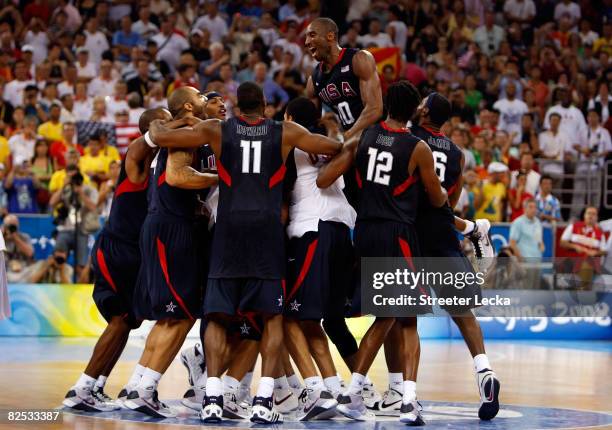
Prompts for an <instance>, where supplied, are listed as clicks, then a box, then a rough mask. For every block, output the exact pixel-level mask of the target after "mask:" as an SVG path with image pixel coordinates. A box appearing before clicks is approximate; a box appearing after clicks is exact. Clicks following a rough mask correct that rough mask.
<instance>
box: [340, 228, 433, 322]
mask: <svg viewBox="0 0 612 430" xmlns="http://www.w3.org/2000/svg"><path fill="white" fill-rule="evenodd" d="M353 237H354V242H355V254H356V258H357V264H356V265H355V273H354V284H353V285H354V290H353V292H352V294H351V296H350V297H351V299H350V302H351V305H350V307H349V308H348V309H347V313H346V315H347V317H356V316H361V315H362V313H361V258H367V257H388V258H391V259H397V260H395V262H396V263H400V264H401V265H402V267H404V266H405V267H406V268H408V269H409V270H412V271H415V272H416V271H418V270H420V269H421V267H418V262H417V261H415V260H414V259H415V258H417V257H421V251H420V247H419V240H418V237H417V233H416V229H415V226H414V225H412V224H408V223H401V222H397V221H389V220H367V221H363V220H362V221H359V220H358V221H357V224H356V225H355V232H354V236H353ZM407 292H413V293H414V295H415V296H421V295H427V296H430V295H431V294H430V293H429V291H428V290H427V289H426V288H425V287H423V286H418V287H417V288H415V289H414V290H407ZM417 301H418V298H417ZM411 312H412V313H414V314H417V313H418V314H425V313H429V312H431V307H430V306H424V305H415V306H414V309H412V310H411Z"/></svg>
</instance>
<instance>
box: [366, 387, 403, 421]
mask: <svg viewBox="0 0 612 430" xmlns="http://www.w3.org/2000/svg"><path fill="white" fill-rule="evenodd" d="M401 406H402V393H400V392H399V391H397V390H395V389H393V388H389V389H388V390H387V391H385V392H384V393H383V395H382V400H381V401H379V402H376V403H374V404H373V405H372V406H371V407H370V406H367V405H366V407H367V408H368V409H370V410H371V411H374V412H378V413H379V414H381V415H385V414H392V415H397V414H398V413H399V411H400V407H401Z"/></svg>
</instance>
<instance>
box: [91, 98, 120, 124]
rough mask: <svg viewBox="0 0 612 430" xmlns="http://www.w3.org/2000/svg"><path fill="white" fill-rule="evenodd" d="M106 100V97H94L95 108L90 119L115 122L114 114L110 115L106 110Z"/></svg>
mask: <svg viewBox="0 0 612 430" xmlns="http://www.w3.org/2000/svg"><path fill="white" fill-rule="evenodd" d="M106 106H107V104H106V100H105V97H94V99H93V110H92V113H91V117H90V118H89V120H90V121H96V122H109V123H113V122H115V118H114V117H113V116H112V115H109V114H108V112H107V110H106Z"/></svg>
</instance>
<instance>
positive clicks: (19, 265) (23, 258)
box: [2, 215, 34, 283]
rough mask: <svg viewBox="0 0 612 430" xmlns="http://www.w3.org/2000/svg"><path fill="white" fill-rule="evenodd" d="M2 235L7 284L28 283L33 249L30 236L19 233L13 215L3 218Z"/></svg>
mask: <svg viewBox="0 0 612 430" xmlns="http://www.w3.org/2000/svg"><path fill="white" fill-rule="evenodd" d="M2 234H3V235H4V241H5V243H6V252H5V257H6V266H7V277H8V281H9V282H13V283H23V282H28V281H29V277H30V273H32V267H33V264H32V262H33V260H32V257H33V256H34V247H33V246H32V241H31V239H30V236H28V235H27V234H25V233H22V232H20V231H19V218H17V217H16V216H15V215H7V216H5V217H4V224H3V225H2Z"/></svg>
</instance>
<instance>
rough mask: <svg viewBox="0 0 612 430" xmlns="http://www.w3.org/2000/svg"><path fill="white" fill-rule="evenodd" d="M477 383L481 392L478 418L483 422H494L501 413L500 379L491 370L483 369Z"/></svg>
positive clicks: (478, 375) (477, 374) (477, 376)
mask: <svg viewBox="0 0 612 430" xmlns="http://www.w3.org/2000/svg"><path fill="white" fill-rule="evenodd" d="M476 383H477V384H478V391H479V392H480V407H479V408H478V417H479V418H480V419H481V420H485V421H488V420H492V419H493V418H495V416H496V415H497V412H499V389H500V388H501V384H500V383H499V379H497V376H496V375H495V372H493V371H492V370H490V369H483V370H481V371H480V372H478V373H476Z"/></svg>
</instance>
